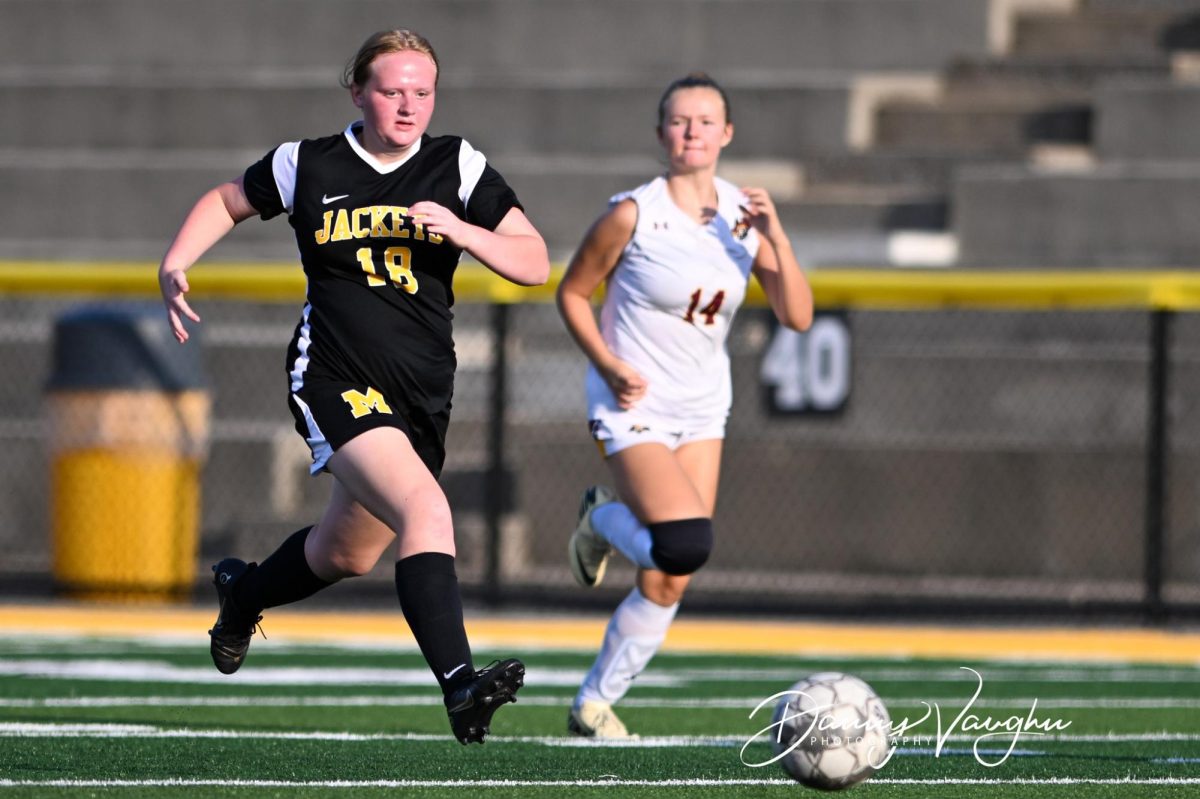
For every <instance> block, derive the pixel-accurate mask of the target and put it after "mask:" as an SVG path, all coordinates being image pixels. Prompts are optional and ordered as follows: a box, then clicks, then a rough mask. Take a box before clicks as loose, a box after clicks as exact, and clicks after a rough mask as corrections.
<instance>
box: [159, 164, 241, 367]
mask: <svg viewBox="0 0 1200 799" xmlns="http://www.w3.org/2000/svg"><path fill="white" fill-rule="evenodd" d="M257 213H258V211H256V210H255V209H254V207H253V206H252V205H250V200H249V199H247V197H246V189H245V187H244V186H243V185H242V178H241V177H238V178H237V179H235V180H231V181H229V182H228V183H222V184H221V185H220V186H217V187H216V188H214V189H211V190H210V191H208V192H207V193H206V194H205V195H204V196H203V197H201V198H200V199H199V200H197V201H196V204H195V205H194V206H192V210H191V211H189V212H188V215H187V218H185V219H184V220H183V225H182V226H180V228H179V232H178V233H176V234H175V240H174V241H172V242H171V246H170V247H168V248H167V254H166V255H164V256H163V259H162V263H161V264H160V265H159V267H158V287H159V290H161V291H162V296H163V303H164V304H165V305H166V306H167V321H168V322H169V323H170V325H171V332H173V333H174V334H175V339H176V340H177V341H179V343H180V344H182V343H183V342H185V341H187V339H188V333H187V330H186V329H185V328H184V326H183V317H185V316H186V317H187V318H188V319H191V320H192V321H193V322H199V321H200V317H199V316H197V315H196V312H195V311H193V310H192V309H191V307H190V306H189V305H188V303H187V299H186V298H185V297H184V295H185V294H186V293H187V291H188V282H187V277H186V275H185V274H184V273H185V272H187V270H188V268H189V267H191V265H192V264H194V263H196V261H197V260H198V259H199V258H200V256H202V255H204V253H206V252H208V250H209V248H210V247H212V246H213V245H214V244H216V243H217V242H218V241H220V240H221V238H222V237H223V236H224V235H225V234H226V233H228V232H229V231H231V230H233V226H234V225H236V224H237V223H238V222H241V221H242V220H244V219H249V218H250V217H252V216H255V215H256V214H257Z"/></svg>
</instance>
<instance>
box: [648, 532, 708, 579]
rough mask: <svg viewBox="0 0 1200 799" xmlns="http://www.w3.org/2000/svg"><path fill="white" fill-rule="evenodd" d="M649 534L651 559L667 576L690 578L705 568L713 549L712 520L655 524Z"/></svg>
mask: <svg viewBox="0 0 1200 799" xmlns="http://www.w3.org/2000/svg"><path fill="white" fill-rule="evenodd" d="M647 527H648V528H649V530H650V539H651V541H653V545H652V546H651V547H650V557H652V558H654V563H655V565H656V566H658V568H659V569H661V570H662V571H664V572H666V573H667V574H674V575H684V574H691V573H692V572H694V571H696V570H697V569H699V568H700V567H701V566H703V565H704V562H705V561H706V560H708V555H709V553H710V552H712V548H713V526H712V520H711V519H678V520H676V521H671V522H655V523H654V524H649V525H647Z"/></svg>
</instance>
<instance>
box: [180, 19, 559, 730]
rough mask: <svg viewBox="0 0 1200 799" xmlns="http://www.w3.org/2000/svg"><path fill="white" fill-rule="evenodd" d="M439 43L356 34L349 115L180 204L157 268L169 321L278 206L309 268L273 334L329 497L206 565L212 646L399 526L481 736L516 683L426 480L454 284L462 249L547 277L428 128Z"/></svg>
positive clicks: (437, 658)
mask: <svg viewBox="0 0 1200 799" xmlns="http://www.w3.org/2000/svg"><path fill="white" fill-rule="evenodd" d="M437 78H438V61H437V56H436V54H435V53H434V51H433V48H432V46H430V44H429V42H428V41H426V40H425V39H424V38H423V37H421V36H419V35H417V34H415V33H413V32H411V31H407V30H392V31H381V32H379V33H376V34H374V35H373V36H371V37H370V38H369V39H368V40H367V41H366V42H365V43H364V44H363V46H362V47H361V48H360V49H359V51H358V53H357V54H356V55H355V57H354V58H353V59H352V60H351V62H350V63H349V64H348V65H347V67H346V73H345V76H344V78H343V85H344V86H346V87H347V88H348V89H349V91H350V96H351V99H352V100H353V101H354V104H355V105H356V106H357V107H358V108H359V109H360V110H361V112H362V119H361V121H357V122H354V123H352V124H351V125H350V126H349V127H347V128H346V130H345V131H344V132H342V133H340V134H337V135H334V136H326V137H324V138H319V139H306V140H304V141H300V142H289V143H286V144H282V145H280V146H279V147H277V148H276V149H274V150H272V151H271V152H270V153H268V154H267V155H266V157H265V158H263V159H262V160H261V161H259V162H258V163H256V164H254V165H253V166H251V167H250V168H249V169H247V170H246V172H245V174H243V175H242V176H241V177H239V178H237V179H235V180H232V181H230V182H228V183H223V184H221V185H220V186H217V187H216V188H214V189H213V190H211V191H209V192H208V193H207V194H205V195H204V196H203V197H201V198H200V200H199V201H198V202H197V203H196V205H195V206H194V207H193V208H192V210H191V212H190V213H189V214H188V216H187V218H186V219H185V221H184V223H183V226H182V227H181V228H180V230H179V232H178V233H177V234H176V236H175V239H174V241H173V242H172V244H171V246H170V248H169V249H168V250H167V254H166V255H165V256H164V257H163V261H162V265H161V267H160V269H159V285H160V287H161V289H162V294H163V300H164V302H165V303H166V307H167V316H168V321H169V324H170V326H171V329H172V331H173V332H174V334H175V337H176V339H178V340H179V341H180V342H181V343H182V342H185V341H187V338H188V333H187V330H186V328H185V327H184V325H183V318H184V317H186V318H188V319H190V320H192V321H193V322H199V321H200V318H199V316H197V315H196V313H195V312H194V311H193V310H192V309H191V307H189V305H188V302H187V299H186V297H185V295H186V293H187V291H188V282H187V278H186V277H185V274H184V273H185V272H186V271H187V269H188V268H189V267H190V266H191V265H192V264H193V263H195V262H196V260H197V259H199V258H200V257H201V256H202V255H203V254H204V253H205V252H206V251H207V250H208V249H209V248H210V247H211V246H212V245H213V244H215V243H216V242H217V241H218V240H219V239H220V238H221V237H222V236H224V235H225V234H226V233H228V232H229V231H230V230H231V229H232V228H233V226H234V225H236V224H237V223H238V222H241V221H243V220H245V219H249V218H250V217H252V216H260V217H262V218H263V219H269V218H271V217H273V216H276V215H278V214H287V217H288V221H289V223H290V224H291V226H292V228H293V229H294V230H295V232H296V241H297V244H298V245H299V248H300V257H301V261H302V262H303V266H304V272H305V275H306V277H307V279H308V296H307V302H306V303H305V306H304V310H303V314H302V316H301V319H300V322H299V324H298V325H297V326H296V332H295V335H294V337H293V339H292V342H291V345H290V346H289V348H288V360H287V370H288V376H289V381H290V396H289V406H290V408H291V411H292V414H293V416H294V417H295V419H296V429H297V431H298V432H299V433H300V434H301V435H302V436H304V438H305V440H306V441H307V442H308V445H309V447H310V448H311V449H312V454H313V466H312V471H313V473H314V474H315V473H317V472H319V471H322V470H324V471H328V472H329V473H330V474H332V475H333V478H334V479H333V491H332V496H331V499H330V503H329V506H328V508H327V509H326V511H325V513H324V515H323V516H322V518H321V520H320V521H319V522H318V523H317V524H316V525H314V526H312V527H309V528H305V529H303V530H300V531H299V532H296V533H294V534H293V535H292V536H291V537H290V538H288V539H287V540H286V541H284V542H283V544H282V545H281V546H280V547H279V549H277V550H276V551H275V552H274V554H272V555H271V556H270V557H268V558H266V559H265V560H264V561H263V562H262V563H261V564H255V563H245V562H243V561H241V560H238V559H236V558H226V559H224V560H222V561H221V562H220V563H218V564H217V565H216V566H214V567H213V571H214V573H215V578H214V583H215V585H216V589H217V597H218V601H219V603H220V612H219V615H218V617H217V622H216V624H215V625H214V626H213V629H212V630H211V631H210V635H211V638H212V643H211V650H212V656H213V662H214V663H215V664H216V666H217V668H218V669H219V670H220V671H222V672H224V673H226V674H231V673H233V672H234V671H237V669H238V668H239V667H240V666H241V664H242V662H243V660H244V659H245V656H246V651H247V649H248V648H249V645H250V639H251V637H252V636H253V634H254V631H255V628H256V625H257V623H258V621H259V620H260V619H261V616H260V614H261V612H262V610H263V609H264V608H272V607H277V606H279V605H285V604H288V603H290V602H295V601H297V600H300V599H304V598H305V597H307V596H311V595H312V594H314V593H316V592H317V591H320V590H321V589H323V588H325V587H327V586H329V585H331V584H332V583H334V582H337V581H338V580H340V579H342V578H343V577H355V576H358V575H362V574H365V573H366V572H368V571H369V570H370V569H371V568H372V566H374V564H375V563H376V562H377V561H378V559H379V558H380V557H381V556H382V555H383V553H384V552H385V551H386V550H387V549H388V548H389V547H390V546H391V545H392V543H393V541H394V542H396V591H397V593H398V595H399V598H400V606H401V609H402V610H403V612H404V616H405V618H406V619H407V621H408V624H409V626H410V627H411V628H412V632H413V635H414V637H415V638H416V640H417V644H418V645H419V646H420V648H421V652H422V654H424V656H425V659H426V661H427V662H428V663H429V666H430V668H431V669H432V670H433V672H434V676H435V677H436V678H437V680H438V683H439V684H440V686H441V688H442V692H443V694H444V696H445V699H446V708H447V712H448V714H449V717H450V725H451V728H452V729H453V731H454V735H455V737H456V738H458V740H459V741H460V742H462V743H464V744H465V743H469V742H473V741H475V742H482V741H483V738H484V736H485V735H486V734H487V732H488V725H489V723H490V721H491V717H492V713H493V712H494V710H495V709H496V708H497V707H498V706H500V705H501V704H504V703H505V702H509V701H516V700H515V696H514V694H515V692H516V690H517V689H518V688H520V687H521V685H522V683H523V681H524V672H525V667H524V665H523V664H522V663H521V662H520V661H519V660H516V659H513V658H510V659H507V660H503V661H499V662H497V663H494V664H492V665H490V666H488V667H485V668H483V669H480V670H478V671H476V669H475V666H474V664H473V663H472V661H471V650H470V646H469V644H468V642H467V636H466V632H465V630H464V628H463V618H462V601H461V599H460V595H459V588H458V578H457V576H456V574H455V569H454V554H455V550H454V530H453V526H452V521H451V514H450V507H449V504H448V503H447V501H446V496H445V494H444V493H443V492H442V490H441V487H440V486H439V485H438V482H437V478H438V475H439V474H440V472H441V468H442V462H443V460H444V457H445V437H446V427H447V424H448V422H449V416H450V395H451V392H452V388H453V382H454V368H455V356H454V344H453V341H452V339H451V323H450V320H451V313H450V306H451V304H452V303H453V293H452V291H451V283H452V279H453V275H454V270H455V267H456V265H457V264H458V260H459V256H460V255H461V254H462V253H463V252H464V251H466V252H468V253H470V254H471V255H472V256H474V257H475V258H476V259H477V260H479V261H480V262H481V263H483V264H484V265H485V266H487V267H488V268H490V269H491V270H492V271H494V272H496V273H497V274H499V275H500V276H502V277H504V278H506V279H508V280H510V281H512V282H514V283H517V284H519V285H538V284H541V283H544V282H545V281H546V279H547V277H548V276H549V272H550V264H549V259H548V256H547V252H546V245H545V242H543V240H542V237H541V235H540V234H539V233H538V232H537V230H536V229H535V228H534V227H533V225H532V224H531V223H530V222H529V220H528V219H527V218H526V216H525V214H524V212H523V211H522V208H521V205H520V203H519V202H518V201H517V198H516V195H515V194H514V193H513V191H512V189H510V188H509V187H508V184H506V183H505V181H504V179H503V178H502V177H501V176H500V174H499V173H497V172H496V171H495V170H494V169H493V168H492V167H491V166H490V165H489V164H488V163H487V161H486V159H485V158H484V157H483V155H482V154H481V153H479V152H478V151H476V150H475V149H473V148H472V147H471V146H470V145H469V144H468V143H467V142H465V141H463V140H462V139H460V138H458V137H455V136H438V137H431V136H429V135H427V134H426V132H425V131H426V128H427V127H428V126H429V121H430V117H431V116H432V114H433V109H434V100H435V97H436V87H437Z"/></svg>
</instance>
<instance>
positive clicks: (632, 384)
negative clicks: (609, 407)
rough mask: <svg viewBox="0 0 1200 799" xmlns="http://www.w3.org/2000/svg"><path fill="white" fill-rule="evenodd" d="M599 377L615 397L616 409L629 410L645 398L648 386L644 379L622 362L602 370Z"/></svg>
mask: <svg viewBox="0 0 1200 799" xmlns="http://www.w3.org/2000/svg"><path fill="white" fill-rule="evenodd" d="M601 375H603V377H604V382H605V383H608V387H609V389H611V390H612V393H613V396H614V397H616V399H617V407H618V408H620V409H621V410H623V411H627V410H629V409H630V408H632V407H633V406H634V405H636V404H637V403H638V401H639V400H640V399H641V398H642V397H644V396H646V388H647V387H648V385H649V384H648V383H647V382H646V378H644V377H642V376H641V374H639V373H638V371H637V370H636V369H634V368H633V367H632V366H630V365H629V364H627V363H625V362H624V361H616V362H615V363H614V364H613V365H612V366H611V367H609V368H607V369H602V370H601Z"/></svg>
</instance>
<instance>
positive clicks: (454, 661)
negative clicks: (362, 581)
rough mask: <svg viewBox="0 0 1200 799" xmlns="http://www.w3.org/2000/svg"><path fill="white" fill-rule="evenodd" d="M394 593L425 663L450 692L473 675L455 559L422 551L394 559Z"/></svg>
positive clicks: (445, 690) (439, 683)
mask: <svg viewBox="0 0 1200 799" xmlns="http://www.w3.org/2000/svg"><path fill="white" fill-rule="evenodd" d="M396 595H397V596H398V597H400V609H401V610H402V611H404V618H405V619H406V620H407V621H408V626H409V627H410V628H411V629H412V632H413V637H414V638H416V639H417V646H419V647H421V654H422V655H424V656H425V662H426V663H428V664H429V668H431V669H433V676H434V677H437V681H438V685H440V686H441V687H442V693H443V694H446V695H449V694H450V692H451V691H453V690H454V689H455V688H456V687H457V686H458V684H459V683H460V682H462V681H463V680H465V679H466V678H467V677H470V676H472V675H473V673H474V671H475V667H474V666H473V665H472V663H471V645H470V644H469V643H468V642H467V631H466V629H464V628H463V612H462V597H461V596H460V595H459V593H458V575H457V574H456V573H455V571H454V558H453V557H451V556H450V555H446V554H443V553H441V552H422V553H420V554H419V555H411V556H409V557H407V558H405V559H404V560H400V561H397V562H396Z"/></svg>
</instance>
